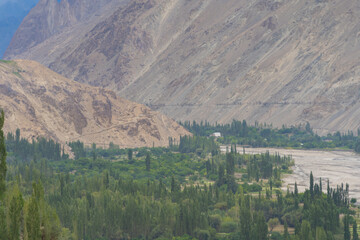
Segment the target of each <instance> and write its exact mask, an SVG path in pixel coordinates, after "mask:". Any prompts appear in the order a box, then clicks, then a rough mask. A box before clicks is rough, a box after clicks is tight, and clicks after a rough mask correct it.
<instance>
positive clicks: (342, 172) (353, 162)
mask: <svg viewBox="0 0 360 240" xmlns="http://www.w3.org/2000/svg"><path fill="white" fill-rule="evenodd" d="M221 150H222V151H223V152H224V151H226V146H221ZM238 150H240V148H238ZM266 151H269V152H270V153H273V154H274V153H275V152H277V153H279V154H280V155H291V156H292V158H293V159H294V161H295V166H294V167H293V174H289V175H285V176H284V178H283V186H282V188H283V190H286V189H287V188H289V189H290V190H291V191H292V190H293V187H294V183H295V182H296V183H297V185H298V188H299V191H300V192H301V191H304V190H305V188H309V185H310V184H309V176H310V172H311V171H312V172H313V175H314V181H315V182H318V181H319V179H320V177H321V178H322V181H323V190H324V191H326V186H327V185H326V184H327V180H328V179H329V182H330V186H331V187H333V188H336V185H337V184H338V185H340V184H341V183H344V186H345V184H346V183H348V184H349V185H350V193H349V195H350V198H356V199H357V200H360V155H359V154H355V153H354V152H350V151H323V150H293V149H274V148H245V152H246V153H248V154H257V153H265V152H266ZM240 152H241V153H242V149H241V150H240Z"/></svg>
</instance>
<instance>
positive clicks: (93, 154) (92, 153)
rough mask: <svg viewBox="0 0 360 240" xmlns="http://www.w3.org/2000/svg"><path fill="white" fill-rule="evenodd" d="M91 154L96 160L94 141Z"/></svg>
mask: <svg viewBox="0 0 360 240" xmlns="http://www.w3.org/2000/svg"><path fill="white" fill-rule="evenodd" d="M91 156H92V158H93V160H94V161H95V160H96V157H97V154H96V144H95V143H93V144H92V146H91Z"/></svg>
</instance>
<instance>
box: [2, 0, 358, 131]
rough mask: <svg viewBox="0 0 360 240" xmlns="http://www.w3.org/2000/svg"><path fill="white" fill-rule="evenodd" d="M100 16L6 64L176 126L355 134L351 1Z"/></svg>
mask: <svg viewBox="0 0 360 240" xmlns="http://www.w3.org/2000/svg"><path fill="white" fill-rule="evenodd" d="M47 1H50V0H47ZM53 1H55V0H53ZM114 6H117V7H116V8H115V7H114ZM102 12H107V13H108V14H103V15H102V17H100V16H99V17H94V18H93V19H92V21H91V22H90V21H88V22H86V21H85V22H82V24H83V25H77V26H75V27H73V28H71V29H67V30H66V31H61V32H58V33H57V34H54V35H52V36H50V37H48V38H47V39H46V41H43V42H42V43H40V44H37V45H34V46H33V47H31V48H26V49H23V50H22V51H18V52H16V51H13V50H12V49H11V48H9V49H8V51H7V57H8V58H12V57H24V58H29V59H35V60H38V61H40V62H42V63H43V64H45V65H47V66H49V67H50V68H51V69H53V70H55V71H56V72H59V73H61V74H64V75H65V76H67V77H69V78H71V79H75V80H76V81H79V82H86V83H90V84H92V85H96V86H103V87H107V88H110V89H114V90H115V91H116V92H117V93H118V94H120V95H121V96H124V97H126V98H128V99H131V100H134V101H137V102H141V103H144V104H147V105H148V106H150V107H152V108H153V109H157V110H159V111H161V112H163V113H165V114H167V115H169V116H171V117H173V118H175V119H177V120H192V119H195V120H205V119H206V120H209V121H212V122H215V121H218V122H229V121H231V120H232V119H233V118H236V119H246V120H248V121H250V122H254V121H260V122H268V123H273V124H274V125H275V126H281V125H282V124H288V125H289V124H296V123H304V122H307V121H308V122H310V123H311V125H312V126H314V128H315V130H317V131H318V133H326V132H329V131H335V130H340V131H341V130H343V131H347V130H349V129H350V130H356V129H357V128H358V127H359V125H360V108H359V107H360V101H359V98H360V64H359V63H360V57H359V56H360V24H359V22H360V2H359V1H358V0H345V1H344V0H306V1H300V0H250V1H249V0H225V1H218V0H203V1H198V0H187V1H183V0H134V1H130V2H129V3H128V4H127V5H124V6H120V5H116V4H115V5H113V7H112V8H111V11H110V10H105V8H102ZM30 15H34V16H38V15H36V14H35V12H33V13H30ZM30 15H29V16H30ZM39 21H40V20H39ZM23 24H24V25H25V24H26V21H25V22H23ZM21 32H22V30H21V29H19V31H18V34H20V33H21ZM74 39H76V40H74ZM29 41H31V39H29V38H28V39H26V38H25V39H19V38H16V37H15V38H14V39H13V43H12V44H16V43H19V44H20V43H21V42H23V43H27V42H29Z"/></svg>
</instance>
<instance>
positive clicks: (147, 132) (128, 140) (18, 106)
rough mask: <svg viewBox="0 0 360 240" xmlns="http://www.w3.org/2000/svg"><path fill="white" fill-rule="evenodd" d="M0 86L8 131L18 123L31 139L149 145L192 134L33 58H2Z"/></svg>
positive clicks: (168, 120)
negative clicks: (61, 73) (8, 60)
mask: <svg viewBox="0 0 360 240" xmlns="http://www.w3.org/2000/svg"><path fill="white" fill-rule="evenodd" d="M0 86H1V87H0V92H1V94H0V99H1V101H0V108H2V109H4V111H5V115H6V118H7V121H6V123H5V127H4V129H5V132H15V130H16V129H17V128H19V129H20V130H21V135H22V136H23V137H25V138H27V139H32V138H36V137H39V136H42V137H46V138H51V139H53V140H55V141H58V142H60V143H63V144H64V143H67V142H71V141H77V140H80V141H82V142H84V143H85V144H86V145H90V144H92V143H96V144H97V145H99V146H102V147H107V146H108V145H109V143H110V142H113V143H114V144H116V145H119V146H120V147H140V146H149V147H150V146H153V145H155V146H167V145H168V139H169V137H172V138H176V139H178V138H179V137H180V136H181V135H188V134H189V133H188V132H187V131H186V130H185V129H184V128H183V127H181V126H179V125H178V124H177V123H176V122H174V121H173V120H171V119H169V118H167V117H165V116H164V115H162V114H159V113H157V112H154V111H152V110H150V109H149V108H148V107H145V106H143V105H141V104H136V103H133V102H130V101H128V100H125V99H123V98H120V97H118V96H116V94H115V93H114V92H112V91H110V90H106V89H102V88H96V87H92V86H88V85H85V84H80V83H77V82H75V81H72V80H69V79H66V78H64V77H62V76H61V75H59V74H57V73H54V72H53V71H51V70H49V69H47V68H45V67H43V66H42V65H40V64H39V63H37V62H34V61H29V60H16V61H11V62H7V61H1V62H0Z"/></svg>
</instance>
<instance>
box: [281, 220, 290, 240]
mask: <svg viewBox="0 0 360 240" xmlns="http://www.w3.org/2000/svg"><path fill="white" fill-rule="evenodd" d="M283 238H284V240H289V239H290V234H289V229H288V224H287V221H286V219H285V222H284V236H283Z"/></svg>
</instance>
